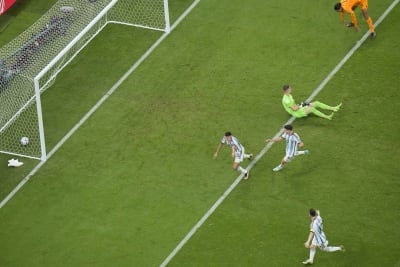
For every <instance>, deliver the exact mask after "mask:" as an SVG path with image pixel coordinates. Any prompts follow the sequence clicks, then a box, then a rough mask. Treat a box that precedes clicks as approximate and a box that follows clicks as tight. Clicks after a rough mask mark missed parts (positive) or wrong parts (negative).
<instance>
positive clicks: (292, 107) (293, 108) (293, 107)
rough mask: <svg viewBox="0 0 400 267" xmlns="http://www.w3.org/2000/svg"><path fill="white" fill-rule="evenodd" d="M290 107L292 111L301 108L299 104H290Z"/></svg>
mask: <svg viewBox="0 0 400 267" xmlns="http://www.w3.org/2000/svg"><path fill="white" fill-rule="evenodd" d="M290 109H291V110H293V111H296V110H299V109H301V106H300V105H291V106H290Z"/></svg>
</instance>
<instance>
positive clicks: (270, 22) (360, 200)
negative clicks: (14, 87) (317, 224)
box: [0, 0, 400, 267]
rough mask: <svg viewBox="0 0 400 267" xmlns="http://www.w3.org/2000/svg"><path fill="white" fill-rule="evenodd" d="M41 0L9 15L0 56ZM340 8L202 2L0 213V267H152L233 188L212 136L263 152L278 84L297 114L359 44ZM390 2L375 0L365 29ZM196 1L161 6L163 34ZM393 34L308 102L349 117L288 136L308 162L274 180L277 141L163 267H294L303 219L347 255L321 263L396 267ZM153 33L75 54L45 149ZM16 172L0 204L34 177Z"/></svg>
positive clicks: (388, 29) (106, 38) (394, 17)
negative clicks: (167, 12) (289, 92)
mask: <svg viewBox="0 0 400 267" xmlns="http://www.w3.org/2000/svg"><path fill="white" fill-rule="evenodd" d="M52 3H54V1H45V0H37V1H33V0H26V1H21V2H19V3H18V4H17V6H16V7H15V8H13V9H11V10H10V11H9V12H10V13H7V18H4V19H2V20H0V29H1V32H0V45H4V44H6V43H7V42H8V41H10V40H12V39H13V38H14V37H15V36H17V35H18V34H19V33H20V32H21V31H23V30H24V29H25V28H27V27H29V25H31V24H32V23H33V22H34V21H35V20H37V19H38V18H39V17H40V16H41V14H43V13H44V12H45V11H46V10H47V8H49V7H50V5H51V4H52ZM334 3H335V1H327V0H322V1H313V2H311V1H306V0H297V1H289V0H282V1H265V0H248V1H239V0H218V1H211V0H201V1H200V3H199V4H198V5H197V6H196V7H195V9H194V10H193V11H192V12H191V13H190V14H189V15H188V16H187V17H186V18H185V19H184V20H183V21H182V22H181V23H180V24H179V25H178V27H177V28H176V29H175V30H174V31H173V32H172V33H171V34H170V35H169V36H168V37H167V38H166V39H165V40H164V41H163V42H162V43H161V45H160V46H158V47H157V48H156V49H155V50H154V52H153V53H152V54H151V55H150V57H148V58H147V59H146V60H145V61H144V63H142V64H141V65H140V67H139V68H138V69H136V70H135V71H134V72H133V73H132V74H131V75H130V76H129V78H128V79H127V80H125V81H124V83H123V84H122V85H121V86H120V87H119V88H118V89H117V90H116V91H115V92H114V93H113V95H111V96H110V97H109V98H108V99H107V101H106V102H105V103H104V104H103V105H102V106H101V107H100V108H99V109H98V110H97V111H96V112H95V113H94V114H93V116H92V117H90V119H89V120H87V121H86V122H85V123H84V124H83V126H82V127H81V128H79V129H78V131H76V132H75V133H74V134H73V135H72V136H71V138H70V139H68V141H67V142H66V143H65V144H64V145H63V146H62V147H61V148H60V149H59V150H58V151H57V152H56V153H55V154H54V155H53V156H52V157H51V158H50V159H49V160H48V161H47V162H46V163H45V164H44V165H43V166H42V167H41V168H40V169H39V171H38V172H37V173H35V175H33V176H32V177H30V180H29V182H28V183H26V184H25V186H24V187H23V188H22V189H21V190H20V191H18V193H17V194H16V195H15V196H14V197H13V198H12V199H11V200H10V201H9V202H8V203H7V204H6V205H5V206H4V207H3V208H1V209H0V251H1V253H0V266H6V267H14V266H15V267H22V266H30V267H31V266H52V267H54V266H60V267H64V266H96V267H97V266H107V267H108V266H159V265H160V264H161V263H162V262H163V261H164V260H165V258H166V257H167V256H168V255H169V254H170V253H171V252H172V250H173V249H174V248H175V247H176V246H177V245H178V243H179V242H180V241H181V240H182V239H183V238H184V237H185V235H186V234H187V233H188V232H189V231H190V230H191V229H192V227H193V226H194V225H195V224H196V223H197V222H198V221H199V220H200V219H201V218H202V216H203V215H204V214H205V213H206V212H207V211H208V210H209V209H210V207H211V206H212V205H213V204H214V203H215V202H216V201H217V200H218V198H220V197H221V195H222V194H223V193H224V192H225V190H226V189H227V188H228V187H229V186H230V185H231V184H232V183H233V182H234V181H235V179H236V178H237V177H238V173H236V172H234V171H233V170H232V169H231V165H232V159H231V158H230V153H229V149H228V148H227V147H225V148H224V149H223V150H222V151H221V154H220V156H219V158H218V159H217V160H213V159H212V156H213V153H214V152H215V149H216V147H217V145H218V143H219V141H220V139H221V137H222V136H223V134H224V132H225V131H231V132H232V133H233V134H234V135H235V136H237V137H238V138H239V139H240V141H241V142H242V143H243V144H244V146H245V147H246V150H247V151H248V152H252V153H254V154H258V153H259V152H260V151H261V150H262V149H263V147H264V146H265V142H264V140H265V139H266V138H269V137H272V136H273V135H274V134H276V133H277V132H278V131H279V130H280V128H281V127H282V126H283V124H284V123H285V122H286V121H287V120H288V119H289V116H288V115H287V114H286V113H285V112H284V110H283V108H282V106H281V103H280V101H281V97H282V89H281V88H282V85H283V84H291V85H292V87H293V95H294V96H295V98H296V100H297V101H301V100H305V99H306V98H308V96H310V94H311V93H312V92H313V91H314V90H315V89H316V88H317V87H318V86H319V84H320V83H321V82H322V81H323V80H324V79H325V78H326V77H327V76H328V75H329V73H330V72H331V71H332V69H333V68H334V67H335V66H336V65H337V64H338V63H339V62H340V61H341V60H342V58H343V57H344V56H345V55H346V54H347V53H348V51H349V50H350V49H351V48H352V47H353V46H354V45H355V44H356V42H357V41H359V40H360V38H361V37H362V35H363V34H364V33H365V32H366V31H367V30H368V27H367V24H366V23H365V22H364V20H363V18H362V16H361V13H360V10H357V18H358V21H359V24H360V27H361V30H362V31H361V33H356V32H355V31H354V29H352V28H345V27H343V26H342V25H341V22H340V16H339V14H337V13H335V12H334V11H333V5H334ZM391 3H392V0H380V1H373V0H370V1H369V14H370V16H371V17H372V19H373V20H374V21H377V20H378V18H379V17H380V16H381V15H382V14H383V12H384V11H385V10H386V9H387V8H388V6H389V5H390V4H391ZM190 4H191V1H190V0H170V8H171V20H172V23H173V22H174V21H176V20H177V18H178V17H179V16H180V14H182V13H183V12H184V10H185V9H186V8H187V7H188V6H189V5H190ZM346 19H347V20H348V17H347V18H346ZM399 25H400V6H399V5H397V6H396V7H395V8H394V9H393V10H392V11H391V12H390V13H389V15H388V16H387V17H386V18H385V20H384V21H383V22H382V23H381V24H380V25H379V26H378V27H377V29H376V31H377V33H378V37H377V39H376V40H373V41H372V40H370V39H368V40H366V41H365V43H363V44H362V45H361V47H360V48H359V49H358V50H357V51H356V52H355V53H354V54H353V55H352V57H351V58H350V59H349V60H348V61H347V62H346V64H345V65H344V66H343V67H342V68H341V69H340V70H339V72H338V73H336V74H335V75H334V76H333V77H332V79H331V80H330V81H329V82H328V83H327V85H326V86H325V87H324V89H323V90H322V91H321V93H320V94H318V95H317V97H316V98H315V99H317V100H320V101H322V102H325V103H328V104H332V105H334V104H338V103H340V102H343V107H342V109H341V110H340V111H339V112H338V113H337V114H336V116H335V117H334V120H333V121H327V120H323V119H321V118H317V117H315V116H310V117H308V118H305V119H297V120H295V121H294V123H293V125H294V128H295V131H296V132H298V133H299V134H300V136H301V137H302V140H303V141H304V143H305V148H307V149H309V150H310V151H311V153H310V155H308V156H301V157H299V158H296V159H295V160H294V161H292V162H290V163H289V164H288V165H287V167H286V168H285V169H284V170H282V171H281V172H279V173H274V172H273V171H272V168H273V167H275V166H276V165H277V164H278V163H279V161H280V159H281V158H282V156H283V153H284V143H283V142H281V143H277V144H274V145H273V146H272V148H271V149H270V150H269V151H268V152H267V153H266V155H265V156H264V157H262V158H261V159H260V160H259V161H258V162H257V164H256V165H255V166H254V168H253V169H252V170H251V177H250V179H249V180H247V181H241V182H240V183H239V184H238V186H237V187H236V188H235V189H234V190H233V191H232V193H231V194H229V196H227V198H226V199H225V200H224V202H223V203H222V204H221V205H220V206H219V207H218V208H217V209H216V211H215V212H214V213H213V214H212V215H211V216H210V217H209V218H208V219H207V220H206V221H205V222H204V224H203V225H202V226H201V227H200V228H199V229H198V230H197V232H196V233H195V234H194V235H193V237H192V238H190V239H189V240H188V242H187V243H186V244H185V245H184V246H183V247H182V249H181V250H180V251H179V252H178V253H177V254H176V256H175V257H173V258H172V260H171V261H170V262H169V265H168V266H199V267H200V266H216V267H217V266H277V267H281V266H288V267H290V266H302V264H301V262H302V261H303V260H305V259H307V258H308V254H309V252H308V250H307V249H305V248H304V245H303V244H304V242H305V241H306V239H307V236H308V231H309V229H308V227H309V217H308V214H307V213H308V209H309V208H311V207H314V208H318V209H320V210H321V214H322V217H323V218H324V229H325V232H326V234H327V236H328V239H329V242H330V244H331V245H340V244H343V245H344V246H345V247H346V249H347V250H346V252H345V253H340V252H339V253H338V252H335V253H325V252H322V251H320V250H318V251H317V253H316V256H315V263H314V265H315V266H335V267H336V266H340V267H341V266H349V267H350V266H351V267H353V266H360V267H364V266H371V267H375V266H385V267H386V266H400V256H399V253H398V250H399V241H398V240H399V239H400V232H399V230H398V229H399V228H400V205H399V203H400V179H399V172H400V167H399V162H400V152H399V149H398V147H399V145H400V138H399V130H400V124H399V122H398V121H399V119H398V113H397V112H399V110H400V104H399V97H400V93H399V88H398V84H399V82H400V78H399V77H400V49H399V47H400V38H399V37H398V32H399ZM160 35H161V33H159V32H152V31H147V30H143V29H134V28H131V27H125V26H116V25H113V26H107V27H106V28H105V29H104V30H103V32H102V33H100V35H99V36H98V37H96V38H95V39H94V40H93V41H92V43H91V44H90V45H89V46H88V47H86V48H85V49H84V50H83V51H82V52H81V53H80V54H79V56H78V57H77V58H76V59H75V60H74V61H73V62H72V63H71V64H70V65H69V66H68V67H67V68H66V69H65V70H64V71H63V72H62V73H61V74H60V75H59V77H58V78H57V80H56V82H55V84H54V85H53V86H52V87H51V88H50V89H49V90H47V91H46V92H45V93H44V94H43V95H42V104H43V112H44V125H45V133H46V141H47V146H48V147H49V148H50V149H51V148H52V147H54V146H55V145H56V144H57V143H58V142H59V140H60V139H61V138H62V137H63V136H64V135H65V134H67V132H68V131H69V130H70V129H71V128H72V127H73V126H74V125H75V124H76V123H78V121H79V120H80V119H81V118H82V117H83V116H84V115H85V114H86V113H87V112H88V111H89V110H90V108H91V107H92V106H93V105H95V104H96V102H97V101H98V100H99V99H100V98H101V97H102V96H103V95H104V94H105V93H106V92H107V91H108V90H109V89H110V88H111V87H112V86H113V85H114V84H115V83H116V82H117V81H118V80H119V79H120V78H121V77H122V75H123V74H124V73H125V72H126V71H127V70H128V69H129V68H130V67H131V66H132V65H133V64H134V62H135V61H136V60H137V59H138V58H139V57H140V56H141V55H142V54H143V53H144V52H145V51H146V50H147V49H148V48H149V46H151V45H152V44H153V43H154V42H155V41H156V40H157V39H158V38H159V37H160ZM10 158H11V156H8V155H0V198H1V199H4V198H5V197H6V196H7V195H8V193H9V192H10V191H11V190H12V189H13V188H14V187H15V186H16V185H17V184H18V183H19V182H20V181H21V180H22V179H23V178H24V177H26V175H28V173H29V172H30V171H31V170H32V169H33V168H34V167H35V166H36V165H37V164H38V162H37V161H34V160H26V159H21V160H22V161H23V162H24V163H25V164H24V166H22V167H20V168H15V169H11V168H8V167H7V160H8V159H10ZM246 165H247V162H245V164H244V166H246Z"/></svg>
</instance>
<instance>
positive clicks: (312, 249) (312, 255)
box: [310, 248, 317, 261]
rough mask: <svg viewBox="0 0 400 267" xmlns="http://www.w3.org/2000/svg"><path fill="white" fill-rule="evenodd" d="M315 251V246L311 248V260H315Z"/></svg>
mask: <svg viewBox="0 0 400 267" xmlns="http://www.w3.org/2000/svg"><path fill="white" fill-rule="evenodd" d="M315 252H317V250H316V249H315V248H310V260H311V261H314V256H315Z"/></svg>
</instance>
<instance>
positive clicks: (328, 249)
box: [321, 246, 345, 252]
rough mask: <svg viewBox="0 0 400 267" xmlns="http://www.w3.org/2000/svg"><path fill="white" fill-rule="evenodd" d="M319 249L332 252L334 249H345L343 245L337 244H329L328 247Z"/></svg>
mask: <svg viewBox="0 0 400 267" xmlns="http://www.w3.org/2000/svg"><path fill="white" fill-rule="evenodd" d="M321 250H323V251H326V252H334V251H342V252H344V251H345V249H344V246H337V247H333V246H330V247H324V248H321Z"/></svg>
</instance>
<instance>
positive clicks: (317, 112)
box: [310, 108, 332, 120]
mask: <svg viewBox="0 0 400 267" xmlns="http://www.w3.org/2000/svg"><path fill="white" fill-rule="evenodd" d="M310 112H311V113H312V114H315V115H317V116H318V117H321V118H324V119H328V120H331V119H332V117H330V116H328V115H326V114H324V113H322V112H321V111H319V110H317V109H316V108H311V109H310Z"/></svg>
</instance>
